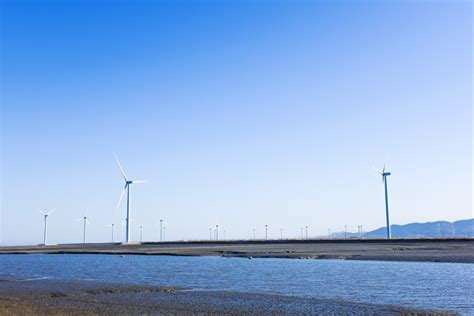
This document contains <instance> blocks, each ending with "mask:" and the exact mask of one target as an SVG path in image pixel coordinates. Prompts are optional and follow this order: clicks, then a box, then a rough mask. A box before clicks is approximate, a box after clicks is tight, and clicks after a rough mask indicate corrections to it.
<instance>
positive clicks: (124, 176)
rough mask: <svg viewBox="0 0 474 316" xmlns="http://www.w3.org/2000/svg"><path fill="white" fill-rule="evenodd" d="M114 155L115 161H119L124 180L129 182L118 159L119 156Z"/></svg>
mask: <svg viewBox="0 0 474 316" xmlns="http://www.w3.org/2000/svg"><path fill="white" fill-rule="evenodd" d="M114 155H115V160H116V161H117V164H118V166H119V168H120V171H121V172H122V176H123V178H124V179H125V181H128V178H127V175H126V174H125V171H124V170H123V168H122V165H121V164H120V160H119V159H118V156H117V154H114Z"/></svg>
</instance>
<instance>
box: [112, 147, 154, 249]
mask: <svg viewBox="0 0 474 316" xmlns="http://www.w3.org/2000/svg"><path fill="white" fill-rule="evenodd" d="M115 160H117V164H118V166H119V168H120V171H121V172H122V176H123V179H124V180H125V186H124V188H123V190H122V193H121V194H120V199H119V202H118V204H117V211H118V209H119V208H120V204H121V203H122V198H123V194H124V193H125V190H126V191H127V218H126V231H125V239H126V242H127V243H129V242H130V185H131V184H135V183H144V182H148V181H147V180H141V181H136V180H129V179H128V178H127V175H126V174H125V171H124V170H123V168H122V165H121V164H120V161H119V159H118V157H117V155H115Z"/></svg>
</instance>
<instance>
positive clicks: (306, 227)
mask: <svg viewBox="0 0 474 316" xmlns="http://www.w3.org/2000/svg"><path fill="white" fill-rule="evenodd" d="M304 228H305V229H306V239H308V226H305V227H304Z"/></svg>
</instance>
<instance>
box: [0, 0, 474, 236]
mask: <svg viewBox="0 0 474 316" xmlns="http://www.w3.org/2000/svg"><path fill="white" fill-rule="evenodd" d="M1 10H2V12H1V14H2V16H1V19H0V21H1V28H2V29H1V31H2V35H1V39H2V43H1V53H2V56H1V57H2V60H1V61H2V69H1V75H2V76H1V79H2V87H1V93H2V100H1V102H2V104H1V115H2V121H1V127H2V129H1V132H2V147H1V150H2V152H1V159H2V174H1V180H2V183H1V184H2V194H1V197H2V205H1V206H2V212H1V213H2V222H1V225H0V226H1V235H2V242H3V243H4V244H25V243H39V242H41V241H42V230H43V227H42V225H43V222H42V220H43V219H42V216H41V215H40V214H39V213H38V212H37V209H38V208H44V209H56V212H55V213H54V214H53V215H52V216H51V218H50V224H49V236H50V238H49V240H50V242H52V243H55V242H79V241H81V238H82V226H81V224H80V223H76V222H74V219H76V218H79V217H81V216H82V215H83V214H84V212H85V210H86V208H89V214H88V215H89V217H90V220H91V222H92V224H93V227H92V228H91V230H90V235H89V236H90V238H89V240H90V241H107V240H108V238H109V230H108V229H107V228H105V227H104V225H106V224H108V223H111V222H112V221H114V213H115V207H116V204H117V200H118V198H119V195H120V191H121V189H122V186H123V182H122V178H121V175H120V172H119V170H118V168H117V166H116V164H115V161H114V156H113V153H114V152H117V154H118V155H119V157H120V159H121V161H122V164H123V166H124V168H125V170H126V172H127V173H128V175H129V176H130V177H131V178H135V179H147V180H150V183H147V184H137V185H135V186H134V187H133V188H132V212H133V213H132V217H133V222H132V239H135V240H137V238H138V231H139V230H138V227H139V225H140V224H143V225H144V226H145V228H144V239H147V240H152V239H156V237H157V234H158V230H157V229H155V228H154V225H155V223H157V222H158V220H159V219H160V218H163V219H164V220H165V222H166V224H165V225H166V227H167V232H168V233H167V235H168V236H167V237H168V238H169V239H195V238H207V237H208V234H209V232H208V229H209V227H210V225H215V224H219V225H220V226H221V228H222V230H224V229H225V230H226V234H227V236H226V237H229V238H247V237H250V236H251V234H252V228H254V227H256V228H257V235H258V236H260V237H263V234H264V225H265V224H268V225H269V234H270V236H271V237H279V233H280V232H279V230H280V228H283V229H284V234H285V236H287V237H296V236H299V232H300V227H302V226H305V225H308V226H309V232H310V235H322V234H326V233H327V230H328V228H331V230H332V231H342V230H343V229H344V225H348V229H349V230H352V231H357V225H363V227H364V230H370V229H375V228H378V227H381V226H383V225H384V224H385V213H384V197H383V185H382V179H381V177H380V176H379V175H378V174H377V173H375V171H374V170H373V165H376V166H377V167H381V166H382V165H383V163H384V161H385V158H386V155H387V154H390V157H389V161H388V167H389V169H390V171H391V172H392V176H391V177H390V178H389V195H390V206H391V210H392V211H391V220H392V223H394V224H404V223H409V222H414V221H434V220H450V221H451V220H458V219H465V218H471V217H472V8H471V2H470V1H208V2H206V1H2V2H1ZM124 218H125V208H124V205H123V206H122V208H121V209H120V212H119V215H118V216H117V219H115V222H116V223H117V226H118V228H119V231H117V234H116V235H117V238H118V239H123V236H124V229H123V228H122V227H120V225H121V224H120V222H121V221H123V220H124Z"/></svg>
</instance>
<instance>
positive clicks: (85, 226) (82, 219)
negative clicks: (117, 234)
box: [76, 212, 92, 244]
mask: <svg viewBox="0 0 474 316" xmlns="http://www.w3.org/2000/svg"><path fill="white" fill-rule="evenodd" d="M79 221H84V235H83V238H82V242H83V243H84V244H85V243H86V237H87V225H90V226H92V225H91V222H90V221H89V219H88V218H87V212H86V215H84V217H81V218H78V219H76V222H79Z"/></svg>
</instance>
